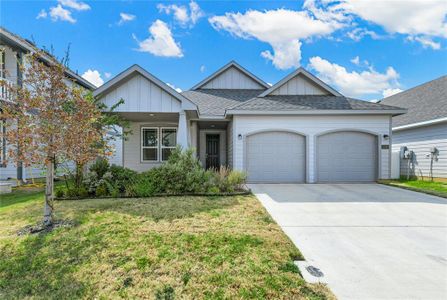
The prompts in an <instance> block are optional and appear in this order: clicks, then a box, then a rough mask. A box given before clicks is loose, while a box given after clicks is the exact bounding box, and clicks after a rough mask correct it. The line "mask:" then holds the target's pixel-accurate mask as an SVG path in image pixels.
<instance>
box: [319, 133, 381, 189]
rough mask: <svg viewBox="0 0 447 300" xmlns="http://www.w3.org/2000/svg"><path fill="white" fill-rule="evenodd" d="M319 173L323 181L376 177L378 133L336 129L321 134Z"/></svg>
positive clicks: (365, 179)
mask: <svg viewBox="0 0 447 300" xmlns="http://www.w3.org/2000/svg"><path fill="white" fill-rule="evenodd" d="M317 176H318V181H320V182H356V181H374V180H376V178H377V139H376V137H375V136H374V135H371V134H368V133H363V132H354V131H343V132H334V133H330V134H326V135H322V136H320V137H318V139H317Z"/></svg>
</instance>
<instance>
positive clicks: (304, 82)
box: [270, 74, 330, 95]
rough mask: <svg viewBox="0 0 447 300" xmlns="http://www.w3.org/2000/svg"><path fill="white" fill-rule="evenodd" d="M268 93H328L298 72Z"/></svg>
mask: <svg viewBox="0 0 447 300" xmlns="http://www.w3.org/2000/svg"><path fill="white" fill-rule="evenodd" d="M270 95H330V94H329V93H328V92H327V91H326V90H325V89H323V88H322V87H320V86H318V85H317V84H315V83H314V82H312V81H311V80H309V79H307V78H306V77H305V76H304V75H302V74H298V75H297V76H295V77H293V78H292V79H290V80H288V81H287V82H285V83H284V84H283V85H281V86H280V87H278V88H277V89H275V90H274V91H272V92H271V94H270Z"/></svg>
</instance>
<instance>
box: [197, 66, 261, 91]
mask: <svg viewBox="0 0 447 300" xmlns="http://www.w3.org/2000/svg"><path fill="white" fill-rule="evenodd" d="M232 67H234V68H236V69H237V70H238V71H240V72H241V73H243V74H244V75H245V76H247V77H248V78H250V79H251V80H253V81H254V82H256V83H257V84H258V85H260V86H261V87H263V88H265V89H267V88H269V85H268V84H267V83H266V82H265V81H264V80H262V79H260V78H259V77H257V76H256V75H254V74H253V73H251V72H250V71H248V70H247V69H245V68H244V67H242V66H241V65H240V64H239V63H238V62H237V61H235V60H230V61H229V62H228V63H226V64H225V65H224V66H222V67H221V68H220V69H218V70H217V71H215V72H214V73H212V74H211V75H209V76H208V77H206V78H205V79H203V80H202V81H200V82H199V83H197V84H196V85H195V86H193V87H192V88H191V90H197V89H200V88H201V87H203V86H205V85H206V84H207V83H209V82H210V81H212V80H213V79H215V78H217V77H218V76H219V75H221V74H222V73H224V72H225V71H227V70H228V69H230V68H232Z"/></svg>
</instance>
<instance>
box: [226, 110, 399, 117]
mask: <svg viewBox="0 0 447 300" xmlns="http://www.w3.org/2000/svg"><path fill="white" fill-rule="evenodd" d="M405 112H406V110H360V109H358V110H342V109H340V110H334V109H321V110H227V111H226V112H225V116H227V115H392V116H396V115H401V114H404V113H405Z"/></svg>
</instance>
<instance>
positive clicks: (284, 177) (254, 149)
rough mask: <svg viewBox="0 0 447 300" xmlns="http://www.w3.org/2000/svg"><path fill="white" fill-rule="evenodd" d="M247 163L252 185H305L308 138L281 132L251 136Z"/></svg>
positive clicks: (249, 179)
mask: <svg viewBox="0 0 447 300" xmlns="http://www.w3.org/2000/svg"><path fill="white" fill-rule="evenodd" d="M246 160H247V167H246V169H247V175H248V181H249V182H278V183H280V182H304V181H305V178H306V175H305V174H306V139H305V138H304V137H303V136H301V135H298V134H295V133H290V132H282V131H274V132H262V133H257V134H254V135H251V136H249V137H248V138H247V155H246Z"/></svg>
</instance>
